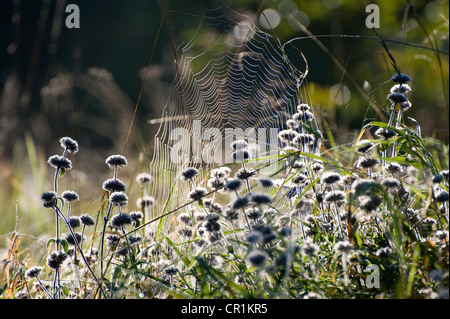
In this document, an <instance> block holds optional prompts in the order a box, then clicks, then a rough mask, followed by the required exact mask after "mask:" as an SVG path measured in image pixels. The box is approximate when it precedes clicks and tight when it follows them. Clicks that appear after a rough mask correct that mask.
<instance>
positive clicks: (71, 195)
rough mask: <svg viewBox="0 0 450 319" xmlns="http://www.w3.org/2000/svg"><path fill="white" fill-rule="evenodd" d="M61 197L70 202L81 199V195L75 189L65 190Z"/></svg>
mask: <svg viewBox="0 0 450 319" xmlns="http://www.w3.org/2000/svg"><path fill="white" fill-rule="evenodd" d="M61 197H62V198H64V200H65V201H66V202H69V203H70V202H73V201H76V200H79V199H80V196H79V195H78V194H77V193H76V192H74V191H64V192H63V193H62V194H61Z"/></svg>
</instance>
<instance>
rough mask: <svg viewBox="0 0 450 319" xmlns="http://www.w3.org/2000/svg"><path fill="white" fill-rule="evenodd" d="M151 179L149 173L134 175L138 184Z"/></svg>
mask: <svg viewBox="0 0 450 319" xmlns="http://www.w3.org/2000/svg"><path fill="white" fill-rule="evenodd" d="M152 180H153V176H152V175H150V174H149V173H140V174H138V175H137V176H136V182H137V183H138V184H139V185H144V184H148V183H150V182H151V181H152Z"/></svg>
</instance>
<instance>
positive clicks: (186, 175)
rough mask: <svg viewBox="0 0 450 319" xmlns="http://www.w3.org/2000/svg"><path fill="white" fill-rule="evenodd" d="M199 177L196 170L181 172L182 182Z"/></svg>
mask: <svg viewBox="0 0 450 319" xmlns="http://www.w3.org/2000/svg"><path fill="white" fill-rule="evenodd" d="M197 175H198V170H197V169H196V168H194V167H188V168H186V169H185V170H184V171H182V172H181V180H182V181H188V180H192V179H193V178H194V177H195V176H197Z"/></svg>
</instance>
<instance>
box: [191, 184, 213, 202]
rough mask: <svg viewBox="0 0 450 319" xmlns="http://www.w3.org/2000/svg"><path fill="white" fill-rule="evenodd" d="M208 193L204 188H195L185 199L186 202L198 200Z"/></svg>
mask: <svg viewBox="0 0 450 319" xmlns="http://www.w3.org/2000/svg"><path fill="white" fill-rule="evenodd" d="M207 193H208V191H207V190H206V188H204V187H197V188H195V189H193V190H191V191H190V192H189V193H188V195H187V199H188V200H191V201H193V200H199V199H201V198H202V197H203V196H205V195H206V194H207Z"/></svg>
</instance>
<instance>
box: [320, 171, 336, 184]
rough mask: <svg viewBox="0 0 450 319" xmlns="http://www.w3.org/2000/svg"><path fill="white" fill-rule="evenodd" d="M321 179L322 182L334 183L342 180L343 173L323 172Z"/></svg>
mask: <svg viewBox="0 0 450 319" xmlns="http://www.w3.org/2000/svg"><path fill="white" fill-rule="evenodd" d="M321 180H322V183H325V184H329V185H332V184H335V183H338V182H340V181H341V174H339V173H337V172H325V173H323V174H322V178H321Z"/></svg>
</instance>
